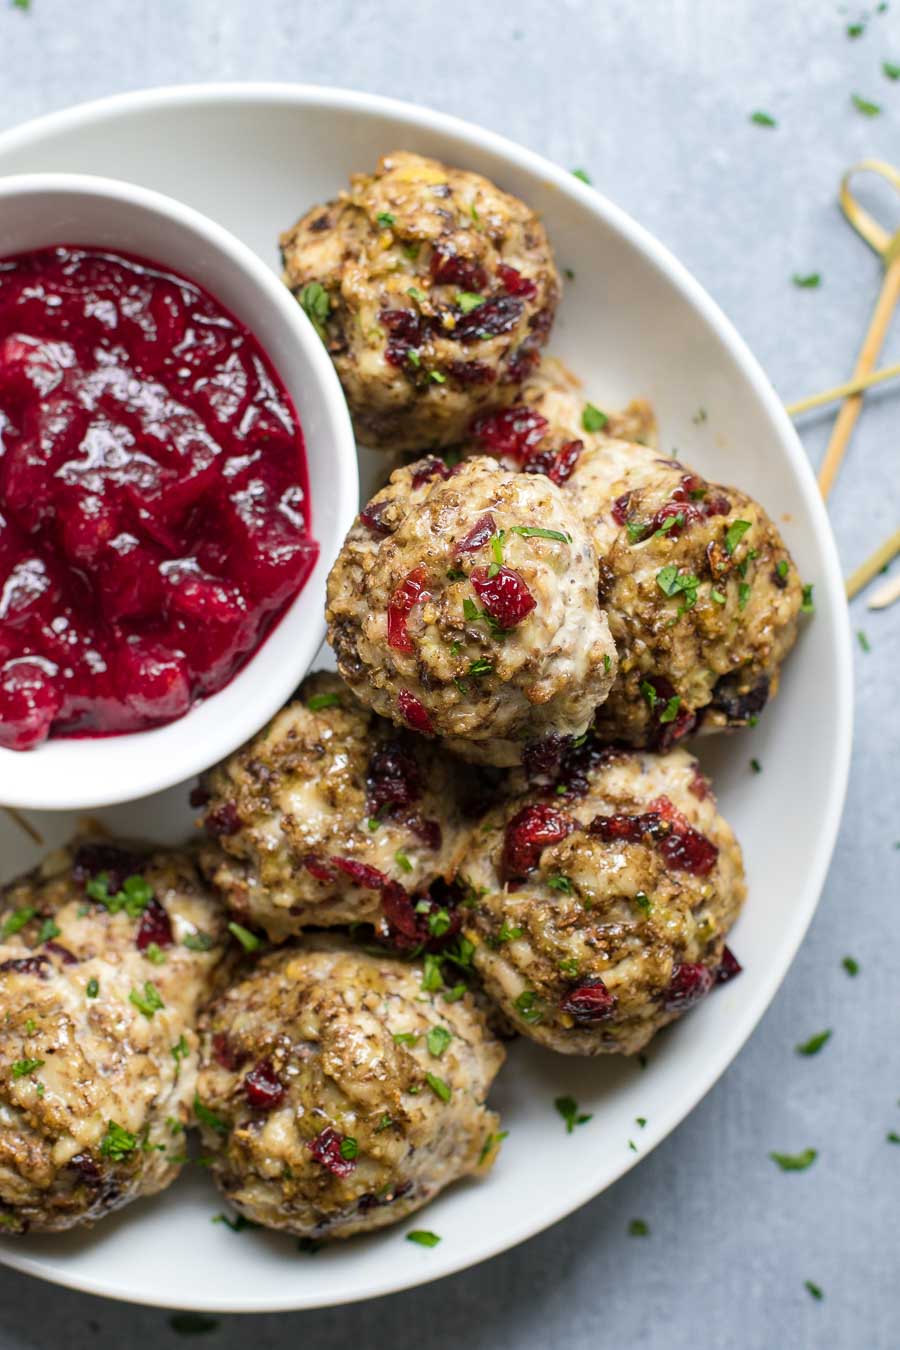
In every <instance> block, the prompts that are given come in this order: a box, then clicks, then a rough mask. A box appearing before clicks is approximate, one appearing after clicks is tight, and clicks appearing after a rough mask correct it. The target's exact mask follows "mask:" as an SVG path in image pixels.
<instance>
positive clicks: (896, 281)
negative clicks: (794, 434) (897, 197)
mask: <svg viewBox="0 0 900 1350" xmlns="http://www.w3.org/2000/svg"><path fill="white" fill-rule="evenodd" d="M857 173H874V174H877V175H878V177H879V178H883V179H885V180H886V182H888V183H890V184H891V186H892V187H893V188H895V189H896V190H897V191H898V192H900V172H898V170H897V169H895V168H894V167H893V165H891V164H886V163H885V162H884V160H880V159H865V160H863V161H862V163H860V164H854V166H853V167H852V168H851V169H848V170H847V172H846V173H845V174H844V177H843V178H842V179H841V188H840V203H841V209H842V211H843V212H844V215H845V216H846V217H847V220H848V221H849V222H850V224H851V225H852V226H853V228H854V230H856V232H857V234H859V235H861V236H862V238H863V239H865V241H866V243H867V244H868V245H869V246H870V248H873V249H874V250H875V252H876V253H877V254H878V255H879V257H880V258H881V260H882V262H883V263H884V266H885V276H884V281H883V283H882V287H881V294H880V295H879V297H878V301H877V303H876V305H875V312H874V314H873V315H872V321H871V323H870V324H869V330H868V332H867V333H866V336H865V338H864V339H863V344H862V347H861V348H860V352H859V356H858V357H857V358H856V366H855V368H854V371H853V378H854V380H860V379H863V378H864V377H865V376H867V375H869V374H870V373H871V372H872V370H873V369H874V366H875V362H876V361H877V360H878V353H879V352H880V351H881V348H882V344H883V343H884V339H885V334H886V333H887V329H888V324H889V323H890V321H891V316H892V315H893V313H894V310H895V309H896V307H897V301H898V300H900V231H898V232H894V233H892V232H890V231H888V230H886V229H885V228H884V226H883V225H880V224H879V223H878V221H877V220H875V218H874V217H873V216H871V215H870V214H869V212H868V211H866V210H865V208H864V207H862V206H860V204H859V202H857V200H856V199H855V197H854V196H853V194H852V193H851V191H850V182H851V179H852V178H853V176H854V174H857ZM861 409H862V393H861V391H857V392H856V393H854V394H850V395H849V396H848V397H847V399H846V400H845V402H844V405H843V407H842V408H841V410H840V412H839V413H838V415H837V418H836V419H835V423H834V427H833V429H832V432H831V439H830V441H829V442H828V447H827V449H826V451H825V458H824V459H823V461H822V466H821V468H820V469H819V488H820V489H821V492H822V496H823V497H827V496H828V494H829V492H830V491H831V489H832V487H833V486H834V480H835V478H836V477H837V474H838V470H839V469H840V467H841V462H842V460H843V458H844V455H845V454H846V453H847V446H848V445H849V443H850V436H851V435H852V432H853V428H854V427H855V426H856V421H857V418H858V417H859V414H860V410H861Z"/></svg>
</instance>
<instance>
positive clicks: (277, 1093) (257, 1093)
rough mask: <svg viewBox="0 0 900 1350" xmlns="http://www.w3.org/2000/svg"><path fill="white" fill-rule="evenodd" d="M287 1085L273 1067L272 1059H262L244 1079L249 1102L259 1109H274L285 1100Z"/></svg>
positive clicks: (245, 1094) (245, 1093) (245, 1092)
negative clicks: (285, 1085)
mask: <svg viewBox="0 0 900 1350" xmlns="http://www.w3.org/2000/svg"><path fill="white" fill-rule="evenodd" d="M284 1093H285V1087H284V1084H283V1083H282V1081H281V1079H280V1078H279V1077H278V1074H277V1073H276V1072H275V1070H274V1068H273V1067H272V1062H271V1060H268V1059H261V1060H260V1061H259V1063H258V1064H256V1065H254V1067H253V1068H252V1069H251V1070H250V1072H249V1073H248V1074H247V1076H246V1078H245V1079H244V1096H245V1097H246V1098H247V1104H248V1105H249V1106H252V1107H253V1108H254V1109H255V1110H257V1111H272V1110H274V1108H275V1107H276V1106H280V1105H281V1103H282V1101H283V1100H284Z"/></svg>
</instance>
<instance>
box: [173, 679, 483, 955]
mask: <svg viewBox="0 0 900 1350" xmlns="http://www.w3.org/2000/svg"><path fill="white" fill-rule="evenodd" d="M199 795H200V796H201V798H204V799H205V805H204V821H205V823H206V828H207V830H208V831H209V833H210V835H211V836H212V838H211V839H210V840H209V842H208V843H207V844H206V845H205V846H204V847H203V848H202V849H201V860H202V866H203V867H204V870H205V871H206V873H207V875H208V876H209V877H210V880H211V881H213V882H214V884H215V885H216V886H217V887H218V888H219V889H220V890H221V891H222V893H223V895H224V898H225V900H226V902H227V903H228V905H229V907H230V908H231V909H232V910H233V911H234V912H235V913H236V914H237V915H238V916H239V918H241V919H242V921H244V922H246V923H249V924H250V925H251V927H260V928H263V929H265V931H266V933H267V934H268V936H269V937H270V938H271V939H272V940H273V941H275V942H280V941H283V940H284V939H285V938H286V937H290V936H291V935H293V934H296V933H299V932H300V931H301V930H302V929H303V928H307V927H309V926H310V925H316V926H322V927H327V926H330V925H332V924H348V923H362V922H370V923H375V924H379V923H380V922H381V917H382V891H381V890H379V889H378V887H377V886H375V887H373V886H365V885H358V884H356V882H355V879H354V868H356V869H357V871H358V875H360V876H362V877H363V878H365V877H366V875H367V872H366V869H370V870H371V869H375V871H376V872H377V873H379V874H380V876H381V877H383V878H385V879H386V880H387V881H391V882H395V883H400V884H401V885H402V886H403V887H404V888H406V889H407V890H409V891H411V892H419V891H424V890H426V889H427V888H428V887H429V886H430V885H431V883H432V882H433V881H435V880H436V879H437V878H439V877H449V874H450V860H451V858H452V857H453V855H454V852H455V850H456V847H457V844H458V840H459V837H460V830H461V821H460V817H459V809H458V806H457V794H456V784H455V770H454V766H453V765H452V764H451V763H449V762H448V761H447V758H446V756H441V755H439V754H438V753H437V751H436V750H435V748H434V747H433V746H432V745H431V744H430V743H429V742H428V741H426V740H424V739H423V738H422V737H420V736H414V735H412V733H410V732H408V731H401V730H399V729H398V728H396V727H394V726H392V725H391V724H390V723H389V722H385V721H382V719H381V718H379V717H377V716H375V714H374V713H372V712H371V711H370V710H369V709H368V708H366V707H364V706H363V704H361V703H360V702H359V701H358V700H357V699H356V698H355V697H354V695H353V694H352V693H351V691H350V690H349V689H348V688H347V686H346V685H345V684H344V683H343V681H342V680H341V679H339V677H338V676H337V675H332V674H330V673H325V672H322V673H319V674H316V675H311V676H309V677H308V678H307V679H306V680H304V682H303V684H302V685H301V687H300V689H299V690H298V694H297V697H296V698H295V699H294V700H293V701H292V702H291V703H289V704H288V705H287V706H286V707H285V708H283V709H282V710H281V712H280V713H278V714H277V715H276V716H275V717H274V718H273V720H272V721H271V722H270V723H269V725H268V726H267V727H264V728H263V730H262V731H261V732H260V733H259V735H258V736H255V737H254V738H253V740H251V741H249V742H248V743H247V744H246V745H245V746H243V747H242V748H241V749H240V750H238V751H236V752H235V753H234V754H233V755H230V756H229V758H228V759H226V760H224V761H223V762H222V763H221V764H218V765H216V766H215V767H214V768H212V769H210V770H209V771H208V772H207V773H206V774H204V776H203V778H202V779H201V783H200V794H199ZM348 864H349V869H348V866H347V865H348ZM360 869H361V870H360Z"/></svg>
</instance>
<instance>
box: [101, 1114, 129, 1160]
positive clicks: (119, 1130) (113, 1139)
mask: <svg viewBox="0 0 900 1350" xmlns="http://www.w3.org/2000/svg"><path fill="white" fill-rule="evenodd" d="M137 1143H138V1141H137V1135H136V1134H132V1133H131V1131H130V1130H126V1129H123V1127H122V1126H121V1125H117V1124H116V1122H115V1121H114V1120H108V1121H107V1122H106V1134H104V1136H103V1138H102V1139H101V1140H100V1153H101V1154H102V1156H103V1157H104V1158H112V1160H113V1162H122V1160H123V1159H124V1158H127V1157H128V1155H129V1153H133V1152H134V1150H135V1149H136V1148H137Z"/></svg>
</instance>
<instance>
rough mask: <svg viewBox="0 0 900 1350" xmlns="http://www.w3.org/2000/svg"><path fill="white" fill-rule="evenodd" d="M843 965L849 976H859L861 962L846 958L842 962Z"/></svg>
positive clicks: (850, 957)
mask: <svg viewBox="0 0 900 1350" xmlns="http://www.w3.org/2000/svg"><path fill="white" fill-rule="evenodd" d="M841 965H842V966H843V967H844V969H845V970H846V972H847V974H848V975H858V974H859V962H858V961H857V960H856V958H855V957H853V956H845V957H844V959H843V961H842V962H841Z"/></svg>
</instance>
